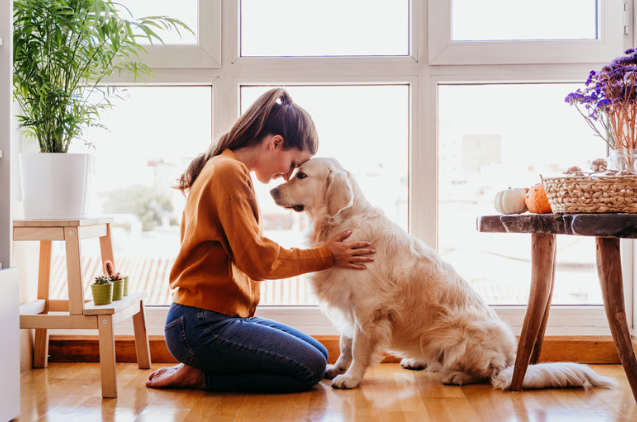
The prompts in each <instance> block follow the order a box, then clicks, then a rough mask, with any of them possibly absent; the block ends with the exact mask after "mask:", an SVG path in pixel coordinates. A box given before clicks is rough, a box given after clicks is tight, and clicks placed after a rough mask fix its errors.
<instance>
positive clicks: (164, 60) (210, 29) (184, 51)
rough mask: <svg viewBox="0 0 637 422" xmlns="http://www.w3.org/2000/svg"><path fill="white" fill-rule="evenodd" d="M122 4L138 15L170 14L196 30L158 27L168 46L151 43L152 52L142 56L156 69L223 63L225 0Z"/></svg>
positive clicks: (127, 1)
mask: <svg viewBox="0 0 637 422" xmlns="http://www.w3.org/2000/svg"><path fill="white" fill-rule="evenodd" d="M118 4H119V7H121V8H126V9H128V10H129V11H130V13H131V14H132V16H133V17H134V18H141V17H144V16H149V15H150V16H157V15H164V16H170V17H173V18H176V19H179V20H181V21H182V22H184V23H185V24H186V25H188V27H189V28H190V29H192V31H193V32H194V34H191V33H190V32H187V31H183V30H182V31H180V32H181V33H177V32H176V31H174V30H173V31H164V30H162V29H161V28H157V31H156V32H157V33H158V34H159V35H160V36H161V37H162V39H163V40H164V42H165V44H166V45H161V44H160V45H157V44H155V45H152V46H151V45H148V46H147V47H146V50H147V52H148V54H146V55H144V56H143V57H142V59H143V61H144V63H146V64H147V65H149V66H150V67H152V68H153V69H155V70H157V69H161V68H170V69H175V68H178V69H183V68H186V69H201V68H212V69H214V68H218V67H219V66H220V63H221V0H182V1H178V2H176V1H170V0H122V1H121V2H119V3H118ZM140 42H141V43H142V44H144V43H145V42H144V41H143V40H142V41H140Z"/></svg>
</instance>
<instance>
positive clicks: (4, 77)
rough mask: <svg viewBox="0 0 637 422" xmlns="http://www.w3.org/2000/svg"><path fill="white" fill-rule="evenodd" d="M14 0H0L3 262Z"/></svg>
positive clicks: (2, 258) (4, 253)
mask: <svg viewBox="0 0 637 422" xmlns="http://www.w3.org/2000/svg"><path fill="white" fill-rule="evenodd" d="M11 10H12V7H11V1H10V0H0V38H1V39H2V41H3V42H2V44H3V45H2V46H0V150H2V158H0V262H2V265H3V266H4V267H8V266H9V264H10V262H11V224H10V209H11V177H10V165H9V163H10V157H11V120H12V119H11V46H12V42H11V26H12V19H11V15H12V12H11Z"/></svg>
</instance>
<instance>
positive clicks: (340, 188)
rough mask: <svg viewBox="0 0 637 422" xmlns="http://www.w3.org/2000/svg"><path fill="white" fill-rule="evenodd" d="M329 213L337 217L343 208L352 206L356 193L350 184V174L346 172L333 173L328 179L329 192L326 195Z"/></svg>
mask: <svg viewBox="0 0 637 422" xmlns="http://www.w3.org/2000/svg"><path fill="white" fill-rule="evenodd" d="M325 199H326V202H327V212H328V214H329V215H330V216H335V215H336V213H338V212H339V211H340V210H342V209H343V208H347V207H349V206H351V205H352V202H353V199H354V193H353V192H352V185H351V184H350V182H349V174H348V173H347V172H346V171H338V170H337V171H332V172H330V174H329V176H328V177H327V190H326V193H325Z"/></svg>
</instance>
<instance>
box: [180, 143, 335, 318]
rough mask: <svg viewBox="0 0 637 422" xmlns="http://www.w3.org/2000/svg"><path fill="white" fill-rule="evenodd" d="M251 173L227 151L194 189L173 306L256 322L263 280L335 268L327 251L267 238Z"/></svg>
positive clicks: (183, 224)
mask: <svg viewBox="0 0 637 422" xmlns="http://www.w3.org/2000/svg"><path fill="white" fill-rule="evenodd" d="M260 222H261V215H260V212H259V206H258V204H257V199H256V196H255V193H254V189H253V187H252V179H251V177H250V173H249V171H248V168H247V167H246V166H245V165H244V164H243V163H242V162H241V161H239V160H238V159H237V156H236V155H235V154H234V153H233V152H232V151H231V150H228V149H226V150H225V151H224V152H223V153H221V154H220V155H218V156H216V157H213V158H212V159H210V160H209V161H208V163H207V164H206V165H205V167H204V168H203V170H202V171H201V174H200V175H199V177H198V178H197V180H196V181H195V183H194V185H193V186H192V188H191V189H190V192H189V194H188V199H187V201H186V207H185V209H184V213H183V218H182V221H181V249H180V251H179V253H178V255H177V259H176V260H175V264H174V265H173V268H172V270H171V272H170V287H171V288H172V289H175V290H174V293H173V301H174V302H175V303H180V304H182V305H188V306H194V307H197V308H203V309H208V310H211V311H215V312H219V313H222V314H226V315H232V316H239V317H249V316H254V312H255V310H256V307H257V305H258V304H259V298H260V287H261V285H260V283H259V281H262V280H276V279H280V278H287V277H294V276H297V275H300V274H304V273H308V272H313V271H321V270H325V269H328V268H331V267H332V255H331V254H330V251H329V249H328V247H327V246H321V247H320V248H316V249H296V248H293V249H285V248H282V247H281V246H279V245H278V244H277V243H275V242H273V241H272V240H270V239H267V238H266V237H264V236H263V233H262V230H261V223H260Z"/></svg>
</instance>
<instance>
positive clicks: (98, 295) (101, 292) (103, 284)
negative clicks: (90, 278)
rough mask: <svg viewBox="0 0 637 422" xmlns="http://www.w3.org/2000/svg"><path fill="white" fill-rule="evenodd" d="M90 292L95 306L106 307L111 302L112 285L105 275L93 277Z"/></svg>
mask: <svg viewBox="0 0 637 422" xmlns="http://www.w3.org/2000/svg"><path fill="white" fill-rule="evenodd" d="M91 291H92V292H93V303H95V304H96V305H108V304H109V303H111V302H112V300H113V283H112V282H111V279H110V277H109V276H107V275H99V276H97V277H95V281H94V282H93V284H91Z"/></svg>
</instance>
